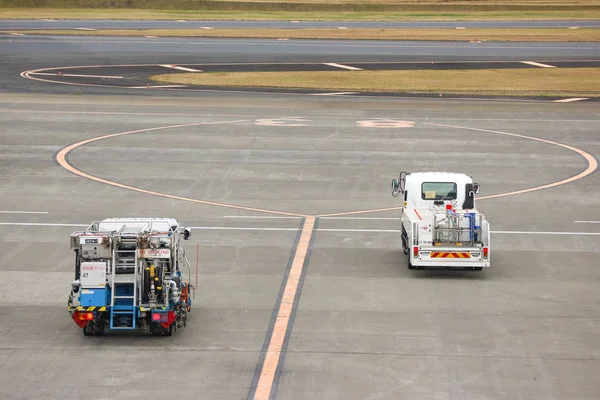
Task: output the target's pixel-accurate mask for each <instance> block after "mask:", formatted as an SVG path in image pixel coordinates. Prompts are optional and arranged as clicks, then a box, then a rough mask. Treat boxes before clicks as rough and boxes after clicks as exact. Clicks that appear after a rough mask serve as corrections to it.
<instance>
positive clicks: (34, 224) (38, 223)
mask: <svg viewBox="0 0 600 400" xmlns="http://www.w3.org/2000/svg"><path fill="white" fill-rule="evenodd" d="M0 225H10V226H83V227H88V226H90V225H89V224H57V223H41V222H0Z"/></svg>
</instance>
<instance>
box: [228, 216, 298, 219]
mask: <svg viewBox="0 0 600 400" xmlns="http://www.w3.org/2000/svg"><path fill="white" fill-rule="evenodd" d="M223 218H248V219H253V218H257V219H290V218H291V219H298V218H302V217H297V216H293V215H290V216H280V215H279V216H275V215H223Z"/></svg>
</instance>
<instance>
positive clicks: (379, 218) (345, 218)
mask: <svg viewBox="0 0 600 400" xmlns="http://www.w3.org/2000/svg"><path fill="white" fill-rule="evenodd" d="M319 219H342V220H353V219H356V220H390V221H400V218H387V217H319Z"/></svg>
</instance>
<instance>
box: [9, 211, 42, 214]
mask: <svg viewBox="0 0 600 400" xmlns="http://www.w3.org/2000/svg"><path fill="white" fill-rule="evenodd" d="M0 214H48V211H0Z"/></svg>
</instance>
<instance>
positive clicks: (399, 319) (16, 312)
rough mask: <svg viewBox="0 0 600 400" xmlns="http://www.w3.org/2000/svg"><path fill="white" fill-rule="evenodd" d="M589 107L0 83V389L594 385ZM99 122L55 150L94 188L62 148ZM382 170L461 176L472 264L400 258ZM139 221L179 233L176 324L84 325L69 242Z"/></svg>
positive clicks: (250, 392) (414, 391) (552, 388)
mask: <svg viewBox="0 0 600 400" xmlns="http://www.w3.org/2000/svg"><path fill="white" fill-rule="evenodd" d="M599 116H600V112H599V111H598V109H597V107H596V106H594V104H593V103H536V102H531V103H517V102H482V101H476V100H472V101H467V100H463V101H445V100H443V99H412V100H407V99H387V100H385V101H382V100H381V99H372V98H363V99H356V98H350V99H340V98H319V99H318V100H317V99H315V98H308V97H285V98H281V97H276V96H275V97H272V98H270V97H268V96H262V97H259V98H254V97H250V96H249V97H246V98H245V97H243V96H236V97H230V98H226V97H212V96H208V95H206V96H199V97H197V98H194V99H191V100H190V98H177V97H174V96H173V97H166V96H156V97H153V96H135V97H134V96H127V95H125V94H123V95H101V94H94V95H87V94H84V95H65V94H50V93H5V94H3V96H2V97H1V98H0V125H1V126H2V133H1V135H0V171H1V172H2V173H1V175H0V181H1V187H2V191H0V204H2V207H1V209H0V261H1V263H0V265H1V266H2V267H1V268H2V272H3V278H4V279H3V280H2V283H1V284H0V316H1V318H2V322H3V323H2V324H1V325H0V348H1V350H0V371H1V372H0V397H1V398H3V399H11V400H12V399H32V398H35V399H56V398H61V399H75V398H86V399H117V398H118V399H146V398H160V397H164V396H185V397H190V396H194V397H196V398H202V399H244V398H249V397H250V398H252V397H253V396H254V395H256V396H257V398H261V397H260V396H259V394H260V393H262V394H264V393H265V392H264V390H265V388H266V389H268V395H267V397H265V398H268V397H269V396H270V397H271V398H277V399H315V398H322V399H436V400H437V399H511V400H512V399H533V398H543V399H574V398H577V399H595V398H596V397H597V393H599V392H600V383H599V382H598V380H597V379H596V376H597V375H598V374H599V373H600V339H599V337H600V335H599V334H600V312H599V311H598V310H599V307H598V306H599V305H600V303H599V298H598V294H597V292H598V290H597V288H598V282H599V278H600V270H599V269H598V256H599V253H600V212H599V211H598V208H597V207H598V201H597V199H598V197H599V196H600V185H599V183H600V181H599V178H598V176H599V175H598V174H597V173H594V171H592V170H590V168H591V167H592V166H593V164H594V162H596V163H597V161H596V160H597V158H598V155H599V154H600V142H599V141H598V138H597V132H598V128H599V124H600V122H599V121H600V120H599ZM128 132H131V133H128ZM116 133H123V135H120V136H113V137H109V138H106V139H102V140H98V141H95V142H91V143H88V144H84V145H81V146H79V147H77V148H74V149H73V150H72V151H71V152H70V153H69V154H68V157H67V162H68V165H70V166H72V168H73V169H74V170H75V171H79V172H82V173H86V174H89V175H91V176H93V177H96V178H99V179H103V180H106V181H110V182H112V184H108V183H106V182H105V183H102V182H99V181H97V180H93V179H87V178H84V177H81V176H78V175H77V173H79V172H77V173H73V172H70V171H68V170H66V169H65V167H64V165H61V164H60V161H59V156H58V155H59V154H60V151H61V150H62V149H64V148H65V147H67V146H69V145H72V144H74V143H78V142H81V141H83V140H86V139H91V138H98V137H103V136H106V135H111V134H116ZM515 135H518V136H515ZM536 138H537V139H542V140H544V141H545V142H540V141H539V140H535V139H536ZM561 144H564V145H568V146H570V147H572V148H566V147H564V146H560V145H561ZM578 151H579V152H578ZM585 154H587V155H590V156H591V157H592V159H591V161H590V159H586V158H585V156H584V155H585ZM596 165H597V164H596ZM401 170H408V171H416V170H451V171H460V172H466V173H469V174H471V175H473V177H474V178H475V179H476V180H477V181H478V182H479V183H480V184H481V188H482V189H481V194H480V197H486V196H487V197H489V198H483V199H481V200H480V202H479V203H478V204H479V205H478V208H479V209H480V210H481V211H482V212H484V214H485V215H486V217H487V218H488V220H489V221H490V224H491V226H492V231H493V233H492V244H493V245H492V252H491V254H492V268H490V269H488V270H485V271H482V272H451V271H409V270H408V269H407V268H406V259H405V256H404V255H403V254H402V250H401V244H400V233H399V231H398V229H399V221H398V219H397V218H398V216H399V211H398V210H397V209H396V208H397V207H398V206H399V205H400V204H399V201H398V199H397V198H394V197H392V196H391V188H390V181H391V179H393V178H395V177H397V175H398V174H399V173H400V171H401ZM586 170H587V171H588V172H590V174H589V175H587V176H585V177H583V178H582V179H578V180H574V181H572V182H569V183H566V184H562V185H558V186H555V187H551V188H547V189H540V190H532V191H530V192H527V193H523V194H516V195H511V196H505V197H493V196H495V195H499V194H502V193H506V192H511V191H517V190H526V189H529V188H536V187H539V186H542V185H547V184H551V183H553V182H560V181H563V180H567V179H569V178H570V177H573V176H577V175H578V174H580V173H581V172H582V171H586ZM114 183H117V184H121V185H126V186H128V187H130V188H134V189H139V190H132V189H126V188H123V187H116V186H114ZM144 191H146V192H144ZM147 191H152V192H157V193H160V194H161V195H157V194H148V193H147ZM173 196H178V198H179V199H176V198H173ZM182 198H185V199H182ZM215 203H218V205H217V204H215ZM356 211H364V212H360V213H355V212H356ZM140 215H144V216H172V217H175V218H177V219H179V220H180V221H181V222H182V223H184V224H186V225H187V226H191V227H193V234H192V240H191V241H190V242H189V244H187V245H186V246H187V247H186V249H187V251H188V254H189V255H190V256H189V258H190V261H191V262H192V265H193V266H194V268H195V266H196V262H197V265H198V271H199V274H198V275H197V279H198V290H197V293H196V297H195V300H194V307H193V309H192V312H191V315H190V319H189V324H188V326H187V327H186V328H185V329H183V330H182V331H179V332H178V333H177V334H176V335H175V336H173V337H171V338H155V337H140V336H139V335H130V334H113V335H107V336H105V337H102V338H97V337H84V336H83V335H82V334H81V331H80V330H79V329H78V328H77V327H76V326H75V324H74V323H73V321H72V320H71V319H70V318H69V316H68V314H67V311H66V308H67V307H66V306H67V296H68V293H69V290H70V283H71V281H72V279H73V276H74V255H73V253H72V252H71V251H70V250H69V235H70V233H71V232H73V231H75V230H81V229H84V228H85V226H86V225H87V224H89V223H90V222H92V221H94V220H99V219H103V218H108V217H116V216H140ZM308 223H312V224H313V225H310V227H311V229H308V228H307V224H308ZM304 234H306V235H308V236H307V237H309V238H310V241H309V242H307V243H306V244H302V243H303V236H302V235H304ZM298 249H304V251H305V256H306V258H305V261H304V264H302V266H301V267H302V268H301V273H300V275H298V279H299V280H298V286H297V291H296V295H295V297H294V301H293V304H292V307H293V308H292V313H291V315H289V316H288V320H287V325H286V327H285V330H284V333H285V338H284V339H283V342H282V345H281V347H280V351H281V352H280V353H278V354H277V357H276V358H275V361H276V364H275V366H276V367H277V368H276V369H275V370H273V371H272V374H273V375H272V376H271V378H270V379H266V378H262V379H261V377H262V375H261V371H262V367H264V366H265V365H267V364H268V361H269V360H270V359H271V361H272V360H273V354H270V353H269V352H268V351H267V349H268V346H269V343H271V342H272V341H273V340H274V337H275V336H276V334H277V331H276V330H277V329H276V321H275V320H276V319H277V311H278V309H280V308H281V307H283V306H282V304H283V302H282V294H283V293H284V292H285V290H284V289H285V288H284V286H285V284H286V282H287V281H288V279H287V278H289V276H290V271H292V267H293V265H292V264H294V260H295V256H296V254H297V253H298V251H299V250H298ZM197 250H198V257H197V258H196V251H197ZM292 273H293V271H292ZM195 279H196V276H194V275H192V281H193V282H194V281H195ZM279 333H281V332H279ZM265 379H266V380H265ZM259 392H260V393H259Z"/></svg>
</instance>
